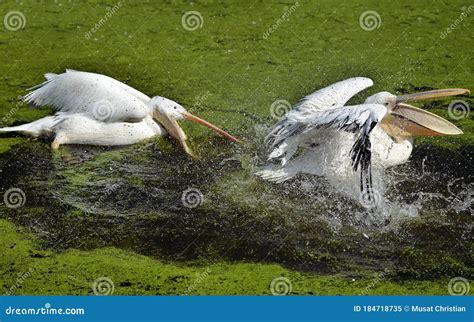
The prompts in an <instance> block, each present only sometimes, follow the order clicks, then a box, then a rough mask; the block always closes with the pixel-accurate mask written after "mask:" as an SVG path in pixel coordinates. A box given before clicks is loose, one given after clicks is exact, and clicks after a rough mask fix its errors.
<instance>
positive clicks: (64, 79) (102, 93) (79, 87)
mask: <svg viewBox="0 0 474 322" xmlns="http://www.w3.org/2000/svg"><path fill="white" fill-rule="evenodd" d="M45 77H46V78H47V80H46V81H45V82H44V83H42V84H39V85H37V86H35V87H33V88H31V89H30V90H32V91H31V92H30V93H28V94H27V95H25V96H24V97H23V100H24V101H25V102H27V103H29V104H33V105H35V106H46V105H48V106H52V107H54V108H55V109H56V110H57V111H59V112H62V113H67V114H75V113H82V114H84V115H86V116H88V117H90V118H92V119H95V120H97V121H101V122H106V123H110V122H138V121H140V120H142V119H143V118H145V117H146V116H148V115H149V114H150V108H149V107H148V101H149V100H150V97H148V96H147V95H145V94H143V93H141V92H139V91H137V90H136V89H134V88H132V87H130V86H128V85H126V84H124V83H122V82H119V81H117V80H115V79H113V78H111V77H108V76H105V75H101V74H95V73H87V72H80V71H73V70H67V72H66V73H63V74H59V75H55V74H46V75H45Z"/></svg>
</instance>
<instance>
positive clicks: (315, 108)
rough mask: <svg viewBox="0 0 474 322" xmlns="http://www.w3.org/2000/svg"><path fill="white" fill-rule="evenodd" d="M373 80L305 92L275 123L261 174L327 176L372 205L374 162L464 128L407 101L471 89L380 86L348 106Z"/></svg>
mask: <svg viewBox="0 0 474 322" xmlns="http://www.w3.org/2000/svg"><path fill="white" fill-rule="evenodd" d="M372 85H373V82H372V80H371V79H369V78H364V77H354V78H349V79H347V80H344V81H340V82H337V83H335V84H332V85H330V86H328V87H326V88H323V89H320V90H318V91H316V92H314V93H313V94H311V95H309V96H306V97H305V98H303V99H302V100H301V101H300V102H299V103H298V104H297V105H296V106H295V107H294V108H293V109H292V110H291V111H289V112H288V113H287V114H286V115H285V116H284V117H283V118H282V119H280V120H279V121H278V122H277V123H276V124H275V125H274V126H273V127H272V128H271V129H270V132H269V134H268V135H267V137H266V138H265V141H266V143H267V145H268V147H269V150H270V153H269V156H268V161H269V162H270V163H273V164H270V165H268V166H267V167H266V168H265V169H263V170H261V171H259V172H257V173H256V174H257V175H258V176H260V177H262V178H263V179H266V180H269V181H273V182H277V183H279V182H283V181H286V180H288V179H290V178H292V177H294V176H295V175H297V174H298V173H309V174H312V175H317V176H324V177H325V178H327V179H328V180H329V182H330V183H331V184H332V185H334V186H338V187H339V188H340V187H344V188H343V189H342V190H344V191H343V192H344V193H346V194H348V195H350V196H352V197H354V198H356V199H357V197H358V199H359V200H363V201H364V202H362V203H365V204H366V205H367V203H366V202H367V201H369V202H370V203H369V204H371V203H372V202H373V201H374V199H373V197H374V192H373V190H372V163H373V164H374V165H377V166H378V167H377V168H380V169H383V168H386V167H389V166H394V165H398V164H401V163H404V162H405V161H407V160H408V158H409V156H410V154H411V152H412V148H413V136H437V135H457V134H462V131H461V130H460V129H458V128H457V127H456V126H455V125H453V124H452V123H450V122H448V121H446V120H445V119H443V118H441V117H439V116H437V115H435V114H433V113H430V112H428V111H424V110H422V109H420V108H417V107H414V106H411V105H408V104H406V103H405V102H407V101H412V100H423V99H435V98H441V97H448V96H453V95H460V94H464V93H469V90H466V89H460V88H451V89H441V90H432V91H427V92H421V93H416V94H408V95H402V96H395V95H392V94H390V93H388V92H380V93H377V94H375V95H372V96H370V97H368V98H367V99H366V100H365V102H364V104H360V105H352V106H345V104H346V103H347V101H348V100H349V99H350V98H351V97H352V96H354V95H356V94H357V93H359V92H360V91H362V90H364V89H366V88H368V87H371V86H372ZM357 172H359V175H357ZM352 183H353V184H355V186H356V187H360V190H359V188H355V189H354V185H353V184H352ZM354 190H355V191H354ZM357 191H359V192H357ZM361 195H362V196H363V198H362V199H361Z"/></svg>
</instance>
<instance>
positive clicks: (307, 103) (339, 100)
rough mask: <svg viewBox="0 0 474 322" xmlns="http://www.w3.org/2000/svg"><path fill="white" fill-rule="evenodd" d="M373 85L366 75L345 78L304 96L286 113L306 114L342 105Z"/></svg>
mask: <svg viewBox="0 0 474 322" xmlns="http://www.w3.org/2000/svg"><path fill="white" fill-rule="evenodd" d="M373 85H374V82H373V81H372V80H371V79H370V78H366V77H352V78H348V79H345V80H343V81H340V82H337V83H334V84H331V85H329V86H327V87H324V88H322V89H320V90H318V91H316V92H314V93H312V94H310V95H308V96H305V97H304V98H303V99H302V100H301V101H299V102H298V103H297V104H296V105H295V107H294V108H293V110H291V111H290V112H289V113H288V114H306V113H312V112H315V111H322V110H326V109H330V108H335V107H338V106H344V105H346V103H347V102H348V101H349V100H350V99H351V97H353V96H354V95H356V94H357V93H359V92H361V91H363V90H364V89H367V88H369V87H371V86H373ZM290 116H291V115H290Z"/></svg>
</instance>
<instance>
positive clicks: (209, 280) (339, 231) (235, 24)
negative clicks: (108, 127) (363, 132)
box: [0, 1, 474, 294]
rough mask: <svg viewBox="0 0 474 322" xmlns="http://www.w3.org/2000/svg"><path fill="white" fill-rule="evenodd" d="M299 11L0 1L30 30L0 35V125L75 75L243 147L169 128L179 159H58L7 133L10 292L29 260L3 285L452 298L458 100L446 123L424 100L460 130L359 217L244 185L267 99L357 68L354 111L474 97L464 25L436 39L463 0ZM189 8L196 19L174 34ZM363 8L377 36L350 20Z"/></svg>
mask: <svg viewBox="0 0 474 322" xmlns="http://www.w3.org/2000/svg"><path fill="white" fill-rule="evenodd" d="M296 3H297V5H296ZM296 3H275V4H273V5H269V4H267V3H264V2H256V3H248V4H246V3H243V4H242V3H240V2H235V3H233V2H225V3H214V2H210V3H207V2H197V3H167V4H158V3H150V2H142V3H140V2H133V3H128V2H123V3H122V2H121V4H120V5H117V4H114V3H108V2H107V3H106V2H87V3H85V4H76V3H72V2H67V1H57V2H56V3H47V4H46V3H22V4H20V3H14V2H12V3H4V4H1V5H0V6H1V7H2V8H3V9H4V10H3V11H5V12H6V13H7V12H11V11H19V12H21V13H22V14H23V16H24V18H25V25H24V27H23V28H19V29H18V30H8V29H7V28H5V29H3V30H2V31H1V32H0V46H2V48H3V51H2V52H3V53H4V55H5V59H6V60H7V61H9V62H10V63H9V64H8V65H2V66H0V68H1V69H2V74H3V81H2V83H1V84H2V85H1V86H0V101H1V102H2V104H1V107H0V113H1V114H0V117H1V120H2V126H3V125H5V126H10V125H18V124H22V123H25V122H29V121H32V120H34V119H37V118H39V117H41V116H44V115H47V114H51V113H52V110H51V109H48V108H41V109H31V108H29V107H27V106H24V105H22V104H20V103H18V102H19V100H18V96H19V95H24V94H25V89H26V88H28V87H31V86H33V85H35V84H37V83H40V82H41V81H42V77H43V76H42V75H43V74H44V73H45V72H62V71H63V70H64V69H65V68H74V69H78V70H87V71H92V72H98V73H102V74H107V75H109V76H112V77H114V78H116V79H118V80H121V81H123V82H125V83H127V84H129V85H131V86H133V87H135V88H137V89H138V90H140V91H142V92H144V93H146V94H148V95H150V96H153V95H162V96H165V97H169V98H172V99H174V100H176V101H178V102H180V103H181V104H182V105H183V106H185V107H186V108H188V109H189V110H190V111H191V112H193V113H196V114H197V115H200V116H203V117H205V118H206V119H209V120H210V121H212V122H213V123H216V124H219V125H221V126H222V127H224V128H225V129H226V130H228V131H229V132H231V133H233V134H236V135H238V136H239V137H241V138H242V139H243V140H244V141H245V143H244V144H243V145H234V144H231V143H228V142H226V141H224V140H223V139H221V138H219V137H216V136H214V135H212V134H210V133H209V132H208V131H207V130H204V129H201V128H199V127H197V126H193V125H189V124H183V126H184V129H185V131H186V133H187V134H188V136H189V137H190V145H191V147H192V148H193V149H194V150H195V151H196V154H198V155H199V158H198V159H191V158H188V157H186V156H185V155H184V154H183V153H182V151H181V150H180V148H179V147H178V146H176V145H175V144H174V143H173V141H172V140H169V139H163V138H157V139H154V140H150V141H147V142H143V143H140V144H137V145H134V146H128V147H117V148H100V147H92V146H64V147H62V148H61V150H60V151H59V152H57V153H54V152H52V151H51V149H50V147H49V144H48V142H47V141H44V140H39V139H38V140H36V139H35V140H32V139H28V138H25V137H21V136H18V135H3V134H2V135H1V136H0V151H1V152H2V153H1V154H0V171H1V180H0V191H2V193H3V195H4V197H5V196H8V195H9V196H11V197H10V198H12V199H10V200H9V201H7V199H5V200H4V203H3V204H2V205H1V206H0V210H1V218H2V222H1V227H2V228H1V229H2V232H3V233H2V236H3V237H1V238H2V239H3V240H2V241H1V245H2V248H4V250H5V251H4V252H3V254H2V255H1V256H2V257H1V263H0V268H1V270H2V276H3V277H4V278H5V281H6V282H5V284H4V286H3V287H4V289H5V292H9V291H11V289H12V286H13V285H16V283H17V281H18V278H19V277H18V276H23V275H24V274H26V273H28V272H29V269H30V268H32V269H33V271H32V273H31V278H25V279H24V282H22V287H21V288H15V293H17V294H22V293H23V294H31V293H35V294H45V293H48V294H84V293H86V294H87V293H91V292H93V290H92V289H91V287H90V285H91V284H92V282H93V281H94V280H96V279H97V278H99V277H109V278H110V279H111V280H112V281H114V286H115V290H116V292H117V293H118V294H186V292H188V293H193V294H194V293H196V294H267V293H269V292H270V289H269V285H270V282H271V281H272V279H273V278H276V277H278V276H280V275H283V276H287V277H289V279H290V280H291V281H292V283H293V290H292V292H293V293H295V294H359V293H363V292H366V293H369V294H371V292H372V293H377V292H379V293H381V294H387V293H390V294H400V293H407V294H418V293H430V294H446V293H447V292H448V289H447V284H448V282H449V280H451V279H452V278H454V277H463V278H467V279H469V277H470V276H472V272H473V270H472V264H473V258H472V237H471V235H472V227H473V226H472V224H473V221H472V218H473V217H472V210H473V209H472V194H473V182H474V181H473V166H472V157H473V145H472V138H473V131H472V129H473V122H472V113H469V112H470V110H469V108H468V109H467V110H464V111H462V110H461V111H455V112H456V113H457V114H455V115H454V116H453V114H452V112H453V111H452V110H448V108H447V106H448V105H449V104H450V101H440V102H433V103H430V104H428V105H424V106H423V107H425V108H428V109H430V111H433V112H435V113H437V114H439V115H441V116H443V117H445V118H447V119H449V120H450V121H451V122H453V123H455V124H456V125H457V126H458V127H459V128H461V129H462V130H463V131H464V133H465V134H464V135H462V136H458V137H443V138H425V139H420V140H417V141H416V142H415V144H416V145H415V150H414V152H413V155H412V157H411V159H410V161H409V162H408V163H407V164H404V165H401V166H397V167H393V168H390V169H389V170H387V171H386V173H385V175H384V177H383V180H384V183H385V186H386V191H385V192H384V193H383V194H380V195H379V196H378V207H375V208H372V209H367V208H365V207H362V206H361V205H360V204H359V203H357V202H354V200H350V199H348V198H345V197H344V196H343V195H342V194H340V193H339V192H338V191H337V190H336V189H333V188H331V187H330V186H329V185H328V184H327V182H325V180H324V178H319V177H312V176H305V175H300V176H298V177H296V178H295V179H292V180H290V181H288V182H285V183H283V184H272V183H268V182H264V181H262V180H260V179H258V178H257V177H255V176H254V175H253V173H254V172H255V171H256V170H257V169H258V168H259V167H261V166H262V165H263V164H264V161H265V147H264V145H263V137H264V135H265V133H266V131H267V130H268V128H269V127H270V126H271V125H272V124H273V123H275V122H276V120H277V119H278V117H279V116H281V115H280V114H281V111H277V110H275V106H276V105H275V102H280V103H279V104H280V105H279V106H282V105H281V102H282V101H283V102H288V104H293V103H295V102H297V100H298V99H299V98H301V97H303V96H304V95H306V94H309V93H311V92H313V91H314V90H316V89H318V88H320V87H324V86H326V85H328V84H330V83H332V82H334V81H337V80H340V79H344V78H348V77H352V76H367V77H371V78H372V79H374V81H375V84H376V85H375V86H374V88H371V89H369V90H368V91H366V92H364V93H363V94H362V95H360V96H359V97H356V98H354V100H353V101H354V102H360V101H363V99H364V98H365V97H366V96H367V95H370V94H372V93H375V92H378V91H382V90H387V91H390V92H392V93H398V94H400V93H407V92H414V91H417V90H426V89H430V88H443V87H465V88H470V89H472V88H474V86H473V85H474V84H473V82H472V79H471V77H470V75H471V73H472V68H473V66H472V63H471V62H470V59H469V58H470V57H471V56H472V49H471V47H472V46H470V44H471V43H472V36H471V35H470V34H469V33H468V32H467V31H468V30H470V29H472V28H470V27H471V25H472V22H471V20H469V19H463V20H462V21H461V22H460V23H459V24H456V26H455V28H453V29H452V32H450V33H449V34H446V35H445V36H444V37H443V32H444V31H445V30H446V28H451V27H450V26H451V24H452V23H453V21H455V20H456V19H458V18H459V16H460V15H461V14H462V12H467V11H468V10H469V7H465V5H463V4H462V3H461V2H459V3H456V2H455V1H453V2H450V3H449V4H447V3H444V2H441V1H440V2H439V3H437V4H436V5H430V6H425V5H422V4H421V3H420V4H418V3H417V4H414V3H409V2H406V3H398V4H392V3H386V4H379V3H378V2H363V3H362V2H354V3H351V4H349V3H344V4H343V5H340V6H334V4H333V3H332V2H330V1H325V2H317V3H312V2H305V3H303V2H296ZM191 11H193V12H194V11H197V12H199V14H200V15H198V16H196V17H197V19H198V20H197V23H198V24H197V25H196V26H197V27H196V26H194V25H188V23H186V22H185V19H184V17H185V14H186V13H187V12H191ZM367 11H375V12H377V13H378V15H379V18H380V20H377V21H376V23H377V25H378V27H375V28H372V27H370V26H369V27H367V26H366V25H364V24H363V22H360V19H359V18H360V17H362V15H363V14H364V12H367ZM283 15H284V17H285V18H281V17H282V16H283ZM104 17H107V18H106V19H105V18H104ZM101 19H102V20H101ZM278 19H280V20H278ZM100 21H102V22H100ZM137 21H140V23H138V24H137ZM361 24H362V25H361ZM96 25H97V26H98V27H99V28H97V27H96ZM10 29H12V28H10ZM13 29H15V28H13ZM32 39H34V40H35V41H32ZM33 44H35V45H34V46H33ZM459 100H462V101H463V102H465V104H466V105H464V106H470V105H472V97H471V96H463V97H459ZM286 106H288V105H286V103H285V104H283V107H284V108H283V111H285V108H287V107H286ZM7 192H9V194H7ZM5 198H6V197H5ZM208 270H210V272H208ZM206 272H207V273H206ZM254 272H258V274H257V273H254ZM204 273H205V274H204ZM28 274H29V273H28ZM202 274H204V275H202ZM374 274H375V275H374ZM198 275H199V276H198ZM160 276H162V277H161V278H160ZM163 276H166V278H165V277H163ZM374 276H375V278H376V283H374V284H376V286H373V287H370V288H369V290H367V287H368V285H371V284H370V283H372V282H373V281H374ZM244 277H245V278H246V279H245V281H243V280H242V278H244ZM22 281H23V279H22ZM45 281H48V283H45ZM196 281H199V283H198V282H196ZM329 285H330V286H329ZM189 287H191V289H189Z"/></svg>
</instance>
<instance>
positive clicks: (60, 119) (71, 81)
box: [0, 70, 239, 155]
mask: <svg viewBox="0 0 474 322" xmlns="http://www.w3.org/2000/svg"><path fill="white" fill-rule="evenodd" d="M45 78H46V81H45V82H44V83H42V84H39V85H37V86H35V87H33V88H30V89H29V90H31V92H30V93H28V94H27V95H25V96H24V97H23V100H24V101H25V102H27V103H28V104H30V105H34V106H52V107H54V108H55V109H56V110H57V113H56V114H55V115H54V116H46V117H44V118H42V119H39V120H37V121H34V122H31V123H28V124H23V125H20V126H14V127H4V128H0V132H20V133H23V134H26V135H31V136H34V137H39V136H47V137H50V138H52V139H53V141H52V143H51V147H52V148H53V149H58V148H59V146H60V145H62V144H90V145H106V146H115V145H129V144H134V143H137V142H140V141H143V140H145V139H149V138H152V137H154V136H164V135H166V134H169V135H170V136H171V137H173V138H175V139H176V140H177V141H178V142H179V144H180V145H181V146H182V147H183V149H184V150H185V151H186V153H188V154H190V155H192V152H191V150H190V149H189V147H188V145H187V144H186V139H187V138H186V135H185V134H184V132H183V130H182V129H181V127H180V126H179V125H178V122H177V121H178V120H182V119H187V120H191V121H194V122H196V123H199V124H202V125H204V126H207V127H209V128H211V129H212V130H214V131H216V132H217V133H218V134H219V135H221V136H223V137H225V138H227V139H229V140H231V141H234V142H239V140H238V139H237V138H235V137H233V136H232V135H230V134H228V133H227V132H225V131H224V130H222V129H220V128H218V127H217V126H215V125H213V124H211V123H209V122H207V121H205V120H203V119H201V118H199V117H197V116H194V115H192V114H191V113H189V112H187V111H186V110H185V109H184V107H182V106H181V105H180V104H178V103H176V102H174V101H172V100H170V99H167V98H164V97H160V96H155V97H153V98H150V97H148V96H147V95H145V94H143V93H141V92H139V91H138V90H136V89H134V88H132V87H130V86H128V85H126V84H124V83H122V82H119V81H118V80H115V79H113V78H111V77H108V76H105V75H101V74H95V73H88V72H81V71H75V70H66V72H65V73H63V74H51V73H48V74H45Z"/></svg>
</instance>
